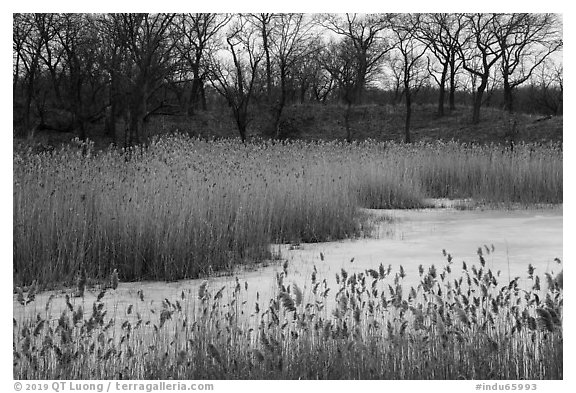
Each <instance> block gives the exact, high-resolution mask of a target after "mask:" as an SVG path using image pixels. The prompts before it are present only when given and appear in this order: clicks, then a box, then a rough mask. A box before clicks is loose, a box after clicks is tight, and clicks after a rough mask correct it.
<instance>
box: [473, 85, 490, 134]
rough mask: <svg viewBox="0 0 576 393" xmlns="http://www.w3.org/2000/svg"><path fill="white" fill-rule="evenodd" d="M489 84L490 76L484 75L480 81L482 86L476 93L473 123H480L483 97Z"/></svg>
mask: <svg viewBox="0 0 576 393" xmlns="http://www.w3.org/2000/svg"><path fill="white" fill-rule="evenodd" d="M487 85H488V77H487V76H486V77H482V81H481V82H480V86H478V89H477V90H476V94H475V95H474V104H473V108H472V124H478V123H480V108H481V107H482V97H483V96H484V91H485V90H486V86H487Z"/></svg>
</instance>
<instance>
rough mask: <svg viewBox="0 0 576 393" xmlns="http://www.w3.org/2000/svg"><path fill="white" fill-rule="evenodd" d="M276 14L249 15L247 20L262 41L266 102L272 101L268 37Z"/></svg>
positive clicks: (271, 32)
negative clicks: (264, 61) (264, 62)
mask: <svg viewBox="0 0 576 393" xmlns="http://www.w3.org/2000/svg"><path fill="white" fill-rule="evenodd" d="M276 17H277V15H276V14H271V13H259V14H250V15H249V16H248V19H249V21H250V23H252V25H253V26H254V27H255V28H256V30H257V31H258V32H259V34H260V38H261V40H262V50H263V52H264V58H265V60H266V97H267V98H268V102H270V100H271V99H272V87H273V85H272V84H273V82H272V56H271V54H270V36H271V35H272V34H273V29H274V27H275V23H274V20H275V19H276Z"/></svg>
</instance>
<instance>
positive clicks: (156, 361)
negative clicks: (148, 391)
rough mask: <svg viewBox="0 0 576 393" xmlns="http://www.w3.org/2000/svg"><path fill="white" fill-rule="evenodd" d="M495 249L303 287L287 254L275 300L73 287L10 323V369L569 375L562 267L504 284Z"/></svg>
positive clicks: (78, 374) (138, 374) (32, 374)
mask: <svg viewBox="0 0 576 393" xmlns="http://www.w3.org/2000/svg"><path fill="white" fill-rule="evenodd" d="M490 252H491V249H490V248H488V247H486V248H485V251H483V250H482V249H480V252H479V263H478V264H475V265H467V264H462V265H460V264H458V263H455V262H454V261H453V260H452V258H451V257H450V256H449V254H447V259H446V262H445V263H444V264H443V265H442V266H439V267H434V266H430V267H428V268H427V269H424V267H421V268H420V280H419V284H418V285H417V286H416V287H408V286H407V285H405V284H404V279H405V277H406V273H405V272H404V269H403V268H402V267H399V269H397V270H396V271H392V269H391V267H384V266H382V265H380V266H375V268H374V269H369V270H366V271H363V272H355V273H351V272H347V271H345V270H342V271H341V272H340V273H339V274H338V275H337V276H336V281H334V277H332V278H330V277H327V278H322V277H320V276H319V275H318V274H317V271H316V269H314V272H313V274H312V275H311V277H310V279H309V280H308V281H307V282H306V283H305V284H304V286H303V287H302V288H301V287H300V286H298V285H296V284H294V283H293V282H291V273H290V267H289V266H288V264H287V263H285V264H284V266H283V268H282V270H281V271H280V272H279V273H278V275H277V280H276V287H275V290H274V292H273V295H272V296H271V297H270V298H262V297H259V296H256V297H254V296H250V295H251V291H253V290H252V289H251V288H249V287H248V285H247V284H246V283H243V282H241V281H240V280H238V279H236V282H235V283H233V284H232V285H230V286H223V287H211V284H209V283H208V282H207V281H205V282H203V283H202V284H201V285H199V286H198V288H197V290H194V291H192V290H189V289H188V290H186V289H185V290H183V291H182V293H181V295H180V296H178V298H176V299H170V300H169V299H165V300H163V301H162V303H161V304H160V305H158V304H156V303H153V302H149V301H148V300H147V298H146V295H145V294H144V293H143V292H142V291H138V294H137V296H135V297H134V298H133V299H126V298H123V299H122V302H121V303H120V302H119V299H117V298H116V294H115V290H114V289H104V290H102V291H101V292H100V295H99V296H98V298H97V300H96V301H95V302H94V303H93V304H92V305H91V306H88V305H84V302H83V300H82V299H80V298H68V297H67V298H66V307H65V309H64V310H63V311H60V310H57V311H56V315H51V311H50V310H52V308H51V306H50V305H49V304H48V305H46V307H45V311H40V312H38V314H37V316H35V317H20V318H19V319H18V320H17V319H14V328H13V332H14V333H13V334H14V338H13V339H14V351H13V356H14V366H13V367H14V368H13V371H14V378H15V379H157V378H159V379H340V378H342V379H372V378H374V379H484V380H485V379H507V380H518V379H529V380H533V379H562V378H563V362H562V353H563V330H562V319H563V317H562V315H563V313H562V307H563V286H562V280H561V273H560V274H558V275H556V274H553V273H548V275H549V279H548V280H547V281H546V282H542V283H541V282H540V280H539V279H538V278H537V277H538V276H536V275H534V274H533V273H534V271H533V269H532V271H531V272H530V268H529V271H528V275H527V276H526V277H523V278H522V279H520V277H516V278H514V279H513V280H512V281H504V280H503V279H502V278H501V277H500V275H499V272H493V271H491V270H490V269H489V268H488V267H487V266H486V262H485V259H484V255H485V254H486V253H490ZM521 283H522V284H521ZM22 297H23V299H24V300H25V295H24V294H22ZM109 298H111V302H112V303H110V302H109V303H106V304H113V305H114V306H113V308H114V310H115V311H114V312H113V315H110V314H109V313H107V312H108V311H110V310H107V309H106V307H105V302H106V301H107V299H109ZM248 299H256V301H255V302H253V301H248ZM31 302H32V303H33V302H34V300H31ZM26 303H27V302H26V301H24V302H23V304H22V305H15V307H31V306H32V305H31V304H29V303H30V302H28V304H26ZM21 315H24V314H21Z"/></svg>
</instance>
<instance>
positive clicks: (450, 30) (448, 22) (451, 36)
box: [418, 14, 463, 116]
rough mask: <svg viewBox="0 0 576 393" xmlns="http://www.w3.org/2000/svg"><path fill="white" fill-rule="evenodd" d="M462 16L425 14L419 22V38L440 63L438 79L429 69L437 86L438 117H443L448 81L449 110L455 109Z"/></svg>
mask: <svg viewBox="0 0 576 393" xmlns="http://www.w3.org/2000/svg"><path fill="white" fill-rule="evenodd" d="M462 28H463V23H462V14H427V15H424V16H423V17H422V19H421V21H420V31H419V34H418V36H419V38H420V39H421V40H422V41H423V42H424V43H425V44H427V45H428V47H429V49H430V51H431V52H432V54H433V55H434V57H435V58H436V59H437V61H438V62H439V63H440V71H439V72H438V73H439V74H440V78H438V77H437V76H436V73H437V72H435V71H434V70H432V69H431V68H430V67H429V69H430V71H431V72H430V75H432V77H433V78H434V79H435V81H436V83H437V84H438V88H439V94H438V115H439V116H443V115H444V101H445V95H446V82H447V80H449V81H450V96H449V102H450V109H451V110H453V109H455V104H454V93H455V91H456V73H457V72H458V68H459V61H458V39H459V36H460V32H461V31H462Z"/></svg>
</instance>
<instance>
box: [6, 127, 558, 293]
mask: <svg viewBox="0 0 576 393" xmlns="http://www.w3.org/2000/svg"><path fill="white" fill-rule="evenodd" d="M85 152H87V154H84V153H85ZM13 164H14V177H13V188H14V198H13V202H14V209H13V231H14V250H13V256H14V281H15V283H16V284H17V285H30V283H31V282H32V281H33V280H38V283H39V284H40V285H41V286H44V285H47V284H54V283H68V284H72V283H74V282H75V280H76V278H77V277H78V276H79V275H80V274H81V273H82V272H84V273H82V274H86V275H87V276H88V277H91V278H93V279H100V280H102V279H104V278H105V277H108V275H109V274H110V273H111V272H112V270H114V269H117V271H118V274H119V276H120V278H121V279H123V280H127V281H130V280H147V279H164V280H172V279H180V278H194V277H200V276H205V275H208V274H210V273H211V272H213V271H218V270H230V268H231V267H233V266H235V265H237V264H241V263H252V262H254V261H261V260H264V259H267V258H269V257H270V252H269V245H270V243H273V242H292V243H299V242H320V241H326V240H333V239H341V238H346V237H354V236H358V235H360V234H361V233H366V223H365V222H363V215H362V214H361V212H360V209H359V208H360V207H369V208H415V207H423V206H425V202H424V199H425V198H429V197H449V198H474V199H476V200H477V201H478V202H479V203H492V202H494V203H504V204H505V205H506V204H513V203H520V204H522V205H530V204H533V203H561V202H562V190H563V184H562V149H561V146H557V145H545V146H537V145H518V146H517V147H516V148H515V149H514V151H510V150H507V149H502V148H501V147H498V146H473V145H462V144H457V143H433V144H415V145H402V144H394V143H378V142H373V141H366V142H362V143H353V144H346V143H339V142H317V143H313V142H302V141H294V142H276V141H259V140H255V141H253V142H251V143H248V144H242V143H241V142H240V141H238V140H220V141H206V140H200V139H194V138H189V137H186V136H171V137H164V138H161V139H157V140H155V141H153V142H152V143H151V144H150V145H149V146H148V147H146V148H143V147H138V148H132V149H129V150H120V149H109V150H105V151H101V152H97V153H95V152H94V151H93V149H92V147H91V145H90V144H87V145H85V146H80V148H76V147H71V146H68V147H63V148H61V149H59V150H55V151H52V152H45V153H40V154H36V153H33V152H32V151H31V150H28V151H19V152H15V153H14V158H13Z"/></svg>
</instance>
